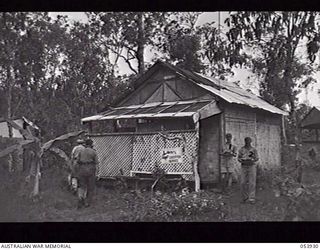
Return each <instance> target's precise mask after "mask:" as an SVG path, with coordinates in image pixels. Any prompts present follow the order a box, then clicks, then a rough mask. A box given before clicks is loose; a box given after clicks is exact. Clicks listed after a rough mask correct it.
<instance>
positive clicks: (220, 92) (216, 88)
mask: <svg viewBox="0 0 320 250" xmlns="http://www.w3.org/2000/svg"><path fill="white" fill-rule="evenodd" d="M156 65H164V66H165V67H168V68H170V69H171V70H173V71H175V72H176V73H177V74H179V75H180V76H182V77H184V78H187V79H188V80H190V81H191V82H193V83H195V84H196V85H197V86H199V87H201V88H202V89H205V90H207V91H209V92H210V93H212V94H214V95H216V96H219V97H220V98H222V99H223V100H225V101H227V102H229V103H236V104H242V105H246V106H250V107H252V108H258V109H263V110H266V111H269V112H271V113H275V114H281V115H288V112H286V111H283V110H281V109H279V108H277V107H275V106H273V105H271V104H270V103H268V102H267V101H265V100H263V99H262V98H261V97H259V96H256V95H255V94H253V93H250V92H248V91H246V90H244V89H243V88H241V87H240V86H238V85H237V84H235V83H232V82H228V81H223V80H218V79H215V78H212V77H207V76H205V75H202V74H199V73H196V72H192V71H189V70H185V69H181V68H179V67H176V66H173V65H171V64H169V63H166V62H162V61H158V62H157V63H156V64H155V65H154V66H153V67H152V69H153V71H154V70H155V66H156ZM147 73H148V72H146V74H147Z"/></svg>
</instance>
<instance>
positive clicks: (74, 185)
mask: <svg viewBox="0 0 320 250" xmlns="http://www.w3.org/2000/svg"><path fill="white" fill-rule="evenodd" d="M82 149H84V146H83V145H81V144H80V145H77V146H75V147H74V148H73V149H72V152H71V173H70V175H69V176H68V180H69V185H70V186H71V187H72V189H73V190H76V189H77V187H78V181H77V179H76V178H75V171H76V168H77V164H78V163H77V158H78V155H79V152H80V151H81V150H82Z"/></svg>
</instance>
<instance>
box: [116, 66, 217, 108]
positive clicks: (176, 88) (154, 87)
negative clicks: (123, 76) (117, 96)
mask: <svg viewBox="0 0 320 250" xmlns="http://www.w3.org/2000/svg"><path fill="white" fill-rule="evenodd" d="M146 74H148V72H147V73H146ZM203 96H206V97H207V96H208V93H207V91H205V90H203V89H201V88H199V87H197V86H195V85H194V84H193V83H190V82H189V81H188V80H187V79H184V78H183V77H181V76H180V75H179V74H177V73H176V72H174V71H172V70H171V69H169V68H167V67H165V66H162V65H159V66H158V68H157V70H156V71H155V72H154V73H153V74H151V75H150V77H149V78H147V79H144V80H143V81H142V82H141V83H140V84H139V86H138V87H137V88H136V90H135V91H134V92H133V93H131V94H130V95H129V96H128V97H127V98H125V99H124V100H123V101H122V102H121V103H120V105H121V106H129V105H137V104H144V103H153V102H173V101H185V100H191V99H196V98H201V97H203ZM206 99H208V98H206ZM212 99H213V97H212Z"/></svg>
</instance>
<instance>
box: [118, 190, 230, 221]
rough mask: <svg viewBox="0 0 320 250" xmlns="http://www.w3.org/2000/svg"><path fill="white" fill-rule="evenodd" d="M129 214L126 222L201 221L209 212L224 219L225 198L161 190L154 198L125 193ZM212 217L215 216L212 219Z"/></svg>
mask: <svg viewBox="0 0 320 250" xmlns="http://www.w3.org/2000/svg"><path fill="white" fill-rule="evenodd" d="M124 199H125V200H126V204H127V206H128V207H127V208H128V211H129V214H128V215H126V216H125V218H123V220H124V221H148V222H151V221H152V222H161V221H162V222H167V221H198V220H200V219H201V217H202V216H203V215H204V214H205V213H207V212H215V213H216V215H217V216H216V218H217V219H221V218H222V217H223V216H224V214H225V213H222V206H224V203H223V202H222V201H221V196H220V197H219V196H218V195H217V194H214V193H211V194H209V193H208V192H200V193H194V192H193V193H188V192H185V191H184V192H182V194H180V195H178V194H177V193H171V194H167V193H161V192H160V191H157V192H156V193H155V194H154V195H153V196H151V195H150V193H149V192H146V193H143V194H139V195H137V194H134V193H130V194H125V196H124ZM211 217H212V216H211Z"/></svg>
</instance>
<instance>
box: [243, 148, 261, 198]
mask: <svg viewBox="0 0 320 250" xmlns="http://www.w3.org/2000/svg"><path fill="white" fill-rule="evenodd" d="M249 159H250V161H249ZM238 160H239V162H240V163H241V181H240V192H241V196H242V200H247V199H249V200H250V199H255V196H256V176H257V164H256V162H257V161H258V160H259V156H258V152H257V150H256V149H255V148H254V147H249V148H247V147H245V146H244V147H242V148H241V149H240V150H239V154H238ZM244 160H245V161H244Z"/></svg>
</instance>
